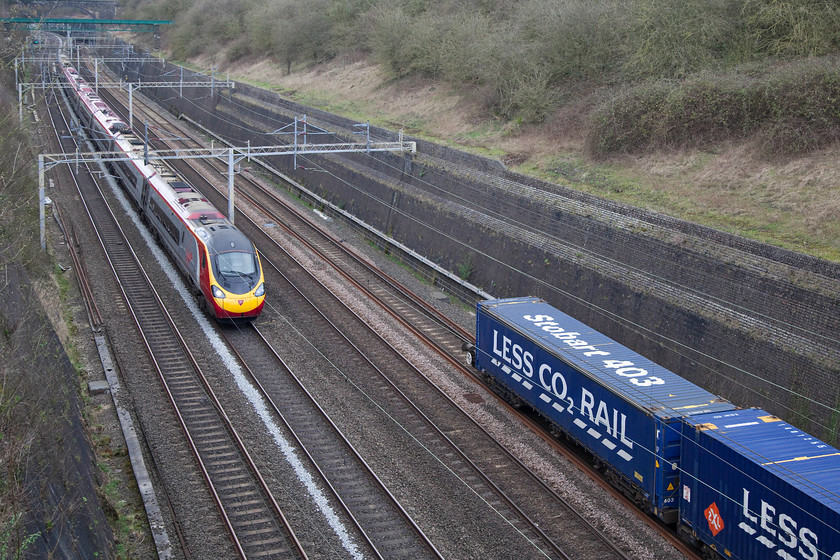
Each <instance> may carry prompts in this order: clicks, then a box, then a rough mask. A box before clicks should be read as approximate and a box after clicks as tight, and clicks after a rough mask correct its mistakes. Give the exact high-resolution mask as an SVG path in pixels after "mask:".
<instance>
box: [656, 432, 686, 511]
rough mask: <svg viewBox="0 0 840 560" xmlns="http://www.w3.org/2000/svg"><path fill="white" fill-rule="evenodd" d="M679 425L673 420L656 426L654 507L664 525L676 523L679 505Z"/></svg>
mask: <svg viewBox="0 0 840 560" xmlns="http://www.w3.org/2000/svg"><path fill="white" fill-rule="evenodd" d="M680 427H681V425H680V423H679V421H678V420H674V419H664V420H662V421H659V422H657V426H656V457H655V459H656V464H655V465H654V467H655V469H656V470H655V475H654V476H655V480H654V487H655V489H656V498H655V499H654V501H653V503H654V507H655V508H656V514H657V516H658V517H659V518H660V519H662V520H663V521H664V522H665V523H675V522H676V521H677V514H678V509H677V508H678V505H679V493H678V492H679V487H680V477H679V472H680V471H679V461H680V443H681V433H680V431H679V430H680Z"/></svg>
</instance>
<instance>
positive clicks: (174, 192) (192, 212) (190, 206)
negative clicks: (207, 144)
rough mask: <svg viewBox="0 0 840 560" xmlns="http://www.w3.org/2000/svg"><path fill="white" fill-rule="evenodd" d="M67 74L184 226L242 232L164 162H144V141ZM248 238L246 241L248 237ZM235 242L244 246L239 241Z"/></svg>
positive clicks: (210, 232) (206, 233) (209, 233)
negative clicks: (185, 224)
mask: <svg viewBox="0 0 840 560" xmlns="http://www.w3.org/2000/svg"><path fill="white" fill-rule="evenodd" d="M64 73H65V75H66V77H67V79H68V81H70V83H71V84H72V85H73V88H74V89H75V90H76V91H77V93H78V95H79V98H80V99H81V100H82V102H83V103H84V104H85V105H86V106H87V107H88V109H89V110H90V112H91V114H92V115H93V116H94V118H95V119H96V120H97V121H98V122H99V123H100V124H101V125H102V126H103V127H104V128H105V129H106V130H108V131H110V134H111V135H112V136H113V138H114V139H115V141H116V142H117V143H118V145H119V147H120V148H121V149H122V151H123V152H125V153H126V156H129V157H132V160H133V163H134V165H136V166H137V167H138V168H139V169H140V172H141V173H142V174H143V175H144V176H145V177H146V179H147V180H148V181H149V182H150V183H151V184H152V185H153V186H154V188H155V190H156V191H157V192H158V193H159V194H160V196H161V197H162V198H163V199H164V200H165V201H166V202H167V204H169V206H170V207H171V208H172V209H173V211H175V212H176V213H178V215H179V216H180V217H181V219H182V220H183V221H184V222H185V223H187V224H188V225H189V226H190V227H191V228H192V229H193V230H194V231H196V232H197V233H198V234H199V235H200V236H201V237H202V238H203V239H205V240H209V239H210V238H211V237H214V236H215V235H219V233H220V232H221V233H224V235H223V237H225V238H227V237H230V235H228V234H227V233H228V232H225V230H230V231H233V232H238V231H239V230H238V229H236V227H235V226H234V225H233V224H231V223H230V222H229V221H228V219H227V218H226V217H225V215H224V214H222V213H221V212H220V211H219V210H218V209H217V208H216V207H215V206H213V204H212V203H211V202H210V201H209V200H207V198H205V197H204V196H203V195H202V194H201V193H199V192H198V191H196V190H195V189H194V188H193V186H192V185H190V184H189V183H187V182H186V181H185V180H184V179H182V178H181V177H179V176H178V175H177V174H176V173H175V172H174V171H173V170H172V169H171V168H170V167H169V166H167V165H166V164H165V163H163V162H161V161H152V162H148V163H146V162H144V161H143V151H144V142H143V140H142V139H141V138H139V137H138V136H137V135H135V134H134V133H133V131H132V130H131V129H130V128H129V127H128V125H127V124H125V122H124V121H122V120H121V119H120V118H119V117H117V115H116V114H115V113H114V112H113V111H112V110H111V108H110V107H109V106H108V105H107V104H106V103H105V102H104V101H103V100H102V99H101V98H100V97H99V96H98V95H96V93H95V92H94V90H93V88H91V87H90V85H89V84H88V83H87V82H86V81H85V80H84V78H82V77H81V76H80V75H79V73H78V72H77V71H76V69H75V68H73V67H72V66H69V65H65V66H64ZM240 237H242V238H245V236H244V235H240ZM245 239H246V241H247V238H245ZM230 243H231V240H230V239H228V241H227V242H226V246H227V245H229V244H230ZM236 243H239V245H240V246H241V245H242V242H241V241H240V240H239V239H238V238H237V241H236ZM249 243H250V242H249ZM228 250H230V249H228ZM248 250H251V247H249V248H248ZM220 252H221V251H220Z"/></svg>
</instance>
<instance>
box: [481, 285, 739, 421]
mask: <svg viewBox="0 0 840 560" xmlns="http://www.w3.org/2000/svg"><path fill="white" fill-rule="evenodd" d="M478 306H479V309H480V310H484V311H485V312H486V313H488V314H490V315H492V316H494V317H495V318H497V320H499V321H501V322H503V323H505V324H507V325H508V326H510V327H512V328H513V329H515V330H517V331H519V332H521V333H523V334H525V335H526V336H528V337H529V338H531V339H532V340H534V341H536V342H537V343H538V344H539V345H540V346H541V347H542V348H544V349H546V350H547V351H549V352H551V353H552V354H553V355H555V356H557V357H558V358H560V359H562V360H563V361H565V362H566V363H567V364H569V365H571V366H572V367H574V368H575V369H576V370H578V371H580V372H581V373H583V374H584V375H586V376H587V377H589V378H591V379H594V380H595V381H596V382H597V383H599V384H600V385H602V386H604V387H607V388H609V389H610V390H611V391H613V392H615V393H617V394H619V395H620V396H621V397H622V398H623V399H624V400H625V401H627V402H629V403H631V404H632V405H634V406H636V407H637V408H640V409H643V410H646V411H647V412H649V413H650V414H653V415H655V416H658V417H660V418H679V417H684V416H691V415H695V414H703V413H708V412H716V411H725V410H732V409H734V408H736V407H735V405H733V404H732V403H731V402H729V401H727V400H726V399H723V398H722V397H719V396H717V395H714V394H712V393H710V392H708V391H706V390H705V389H703V388H701V387H698V386H697V385H695V384H694V383H691V382H690V381H688V380H687V379H684V378H682V377H680V376H679V375H677V374H676V373H674V372H672V371H670V370H668V369H666V368H664V367H662V366H661V365H659V364H656V363H654V362H652V361H651V360H649V359H647V358H645V357H644V356H642V355H641V354H638V353H636V352H634V351H633V350H630V349H629V348H627V347H625V346H623V345H622V344H620V343H618V342H616V341H615V340H613V339H611V338H609V337H608V336H606V335H604V334H602V333H600V332H598V331H597V330H595V329H593V328H592V327H590V326H588V325H585V324H583V323H581V322H580V321H578V320H577V319H574V318H573V317H571V316H569V315H567V314H565V313H563V312H562V311H560V310H558V309H556V308H554V307H552V306H551V305H549V304H548V303H547V302H545V301H544V300H542V299H539V298H510V299H500V300H487V301H483V302H479V304H478ZM537 315H543V316H545V317H550V319H544V321H553V322H554V323H557V325H558V326H557V327H556V328H559V329H561V330H562V331H563V332H564V333H566V334H571V335H574V337H573V339H574V340H575V341H585V344H586V348H589V347H593V348H594V349H596V350H597V351H598V355H594V356H587V355H585V352H584V351H582V350H581V349H579V348H576V347H574V346H571V345H569V344H568V343H566V341H565V340H558V338H557V337H556V336H555V333H554V332H549V331H546V330H545V329H544V328H543V327H544V326H545V325H543V326H538V324H537V323H540V322H541V321H530V320H526V319H525V316H529V317H534V318H535V317H536V316H537ZM552 328H553V329H554V328H555V327H552ZM567 340H568V339H567ZM589 353H590V354H592V353H593V352H589ZM618 362H622V363H624V362H630V363H632V366H631V367H632V368H633V369H632V370H631V371H633V372H635V371H636V369H635V368H639V370H645V372H646V374H645V376H644V378H650V377H655V378H657V379H658V380H661V381H662V383H657V384H651V385H648V386H642V385H640V384H639V381H638V380H636V381H635V382H634V379H636V377H630V376H622V375H619V374H617V371H620V370H621V369H622V367H625V366H620V367H609V365H611V364H612V365H613V366H615V365H616V364H617V363H618Z"/></svg>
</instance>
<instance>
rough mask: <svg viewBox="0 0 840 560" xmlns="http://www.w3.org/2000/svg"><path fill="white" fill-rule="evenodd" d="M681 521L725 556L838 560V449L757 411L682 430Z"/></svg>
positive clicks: (699, 421) (699, 419)
mask: <svg viewBox="0 0 840 560" xmlns="http://www.w3.org/2000/svg"><path fill="white" fill-rule="evenodd" d="M682 456H683V463H682V466H683V469H684V473H683V476H682V478H681V486H682V492H681V495H680V509H681V513H680V517H681V521H682V522H683V523H684V524H686V525H687V526H689V527H690V528H691V529H692V530H693V531H694V532H695V533H696V535H697V536H698V537H699V538H700V540H703V541H704V542H706V543H708V544H712V545H714V548H715V549H716V550H717V551H718V552H719V553H720V554H722V555H723V556H724V557H731V558H735V559H737V560H757V559H761V558H767V559H770V558H772V559H774V560H777V559H779V558H783V559H785V560H840V451H838V450H837V449H835V448H833V447H832V446H830V445H828V444H826V443H823V442H822V441H820V440H818V439H817V438H815V437H813V436H811V435H808V434H807V433H805V432H802V431H801V430H798V429H796V428H795V427H793V426H791V425H790V424H788V423H786V422H783V421H781V420H780V419H778V418H776V417H775V416H773V415H771V414H770V413H768V412H765V411H763V410H759V409H747V410H736V411H731V412H727V413H723V414H706V415H703V416H695V417H693V418H691V419H690V420H687V422H686V424H685V426H684V428H683V451H682Z"/></svg>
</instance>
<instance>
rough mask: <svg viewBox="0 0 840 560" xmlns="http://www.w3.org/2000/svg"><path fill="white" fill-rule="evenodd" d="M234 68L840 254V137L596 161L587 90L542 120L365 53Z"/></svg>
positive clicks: (647, 203) (312, 99)
mask: <svg viewBox="0 0 840 560" xmlns="http://www.w3.org/2000/svg"><path fill="white" fill-rule="evenodd" d="M193 62H194V64H196V65H197V66H198V67H200V68H207V67H210V63H208V62H206V61H193ZM220 69H221V70H222V71H228V70H227V69H224V67H222V68H220ZM229 71H230V73H231V77H232V78H235V79H240V80H243V81H247V82H250V83H254V84H256V85H260V86H263V87H271V88H274V89H276V90H278V91H280V92H281V93H282V94H284V95H286V96H288V97H290V98H293V99H295V100H296V101H299V102H301V103H303V104H306V105H309V106H312V107H317V108H321V109H325V110H328V111H331V112H335V113H339V114H342V115H345V116H348V117H350V118H355V119H358V120H360V121H364V120H370V121H371V122H372V123H374V124H377V125H381V126H385V127H388V128H392V129H399V128H403V129H405V130H406V132H407V133H410V134H414V135H418V136H423V137H426V138H429V139H434V140H437V141H440V142H443V143H446V144H449V145H457V146H462V147H464V148H466V149H469V150H472V151H477V152H479V153H482V154H485V155H488V156H491V157H496V158H498V159H501V160H502V161H503V162H505V163H506V164H507V165H508V167H509V168H511V169H514V170H516V171H520V172H522V173H527V174H532V175H536V176H539V177H541V178H543V179H547V180H549V181H553V182H557V183H562V184H566V185H569V186H571V187H573V188H576V189H579V190H583V191H587V192H591V193H595V194H598V195H601V196H604V197H607V198H611V199H614V200H618V201H621V202H625V203H628V204H632V205H635V206H641V207H644V208H648V209H653V210H657V211H660V212H663V213H666V214H670V215H673V216H678V217H681V218H684V219H686V220H691V221H694V222H699V223H702V224H706V225H710V226H713V227H717V228H719V229H723V230H726V231H730V232H733V233H737V234H740V235H744V236H746V237H750V238H753V239H757V240H760V241H764V242H767V243H771V244H775V245H779V246H783V247H786V248H789V249H793V250H796V251H800V252H804V253H808V254H811V255H815V256H818V257H821V258H824V259H828V260H832V261H836V262H840V223H838V220H837V216H838V211H840V162H838V157H837V155H838V149H840V147H838V146H832V147H831V148H829V149H825V150H822V151H820V152H815V153H812V154H810V155H809V156H807V157H804V158H799V159H787V160H778V161H766V160H762V159H759V158H757V157H755V156H754V154H755V152H756V150H754V149H753V148H754V147H753V146H751V144H750V142H745V143H741V144H730V145H721V146H718V147H717V148H716V149H714V150H713V151H708V152H696V151H683V152H671V153H655V154H649V155H645V156H633V157H630V156H626V157H621V158H616V159H613V160H610V161H608V162H594V161H591V160H590V159H588V158H587V157H586V156H585V154H584V152H583V136H584V134H585V126H584V123H585V119H586V113H587V106H588V103H590V101H589V99H588V98H586V97H585V96H584V97H582V98H581V99H580V100H579V101H577V102H575V103H573V104H571V105H567V106H566V107H565V108H564V109H562V110H560V111H559V112H558V113H556V114H555V115H553V116H552V118H550V119H549V121H548V122H546V123H545V124H542V125H539V126H534V127H518V126H516V125H514V124H510V123H502V122H500V121H494V120H490V119H488V118H486V117H479V116H478V115H479V114H480V112H479V108H478V107H477V106H475V105H474V104H473V103H472V102H470V101H469V100H468V99H469V96H466V97H465V96H463V95H460V93H462V92H457V91H452V90H450V89H448V88H447V87H446V86H441V85H440V84H433V83H430V82H426V81H422V80H419V79H411V80H408V81H401V82H394V81H389V79H388V77H387V76H386V74H385V73H384V72H382V71H381V70H380V69H379V68H378V67H377V66H375V65H373V64H370V63H368V62H367V61H364V60H357V61H354V60H347V59H341V60H335V61H332V62H331V63H329V64H327V65H322V66H318V67H315V68H312V69H309V70H306V71H303V72H293V73H292V74H291V75H288V76H283V75H282V70H281V69H280V68H279V67H278V66H275V65H272V64H270V63H269V62H266V61H259V62H252V63H249V64H243V63H242V62H241V61H240V62H239V63H237V64H236V65H235V68H231V69H230V70H229Z"/></svg>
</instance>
